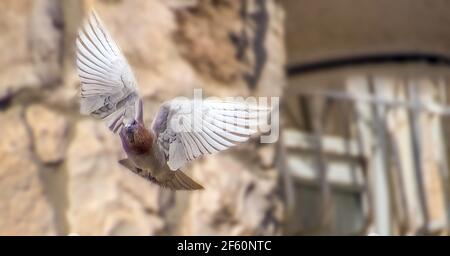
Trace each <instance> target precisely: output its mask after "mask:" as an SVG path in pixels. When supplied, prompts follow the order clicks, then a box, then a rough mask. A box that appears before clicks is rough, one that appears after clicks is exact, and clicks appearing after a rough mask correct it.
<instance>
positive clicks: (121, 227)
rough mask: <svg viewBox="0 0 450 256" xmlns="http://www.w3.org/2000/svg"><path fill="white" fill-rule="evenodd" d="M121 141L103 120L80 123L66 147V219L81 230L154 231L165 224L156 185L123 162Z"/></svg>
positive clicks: (82, 232)
mask: <svg viewBox="0 0 450 256" xmlns="http://www.w3.org/2000/svg"><path fill="white" fill-rule="evenodd" d="M120 157H121V151H120V142H119V141H118V139H117V138H116V137H114V135H112V134H110V132H109V130H107V128H106V127H104V125H103V124H100V123H98V122H94V121H91V120H86V121H81V122H79V123H78V124H77V127H76V131H75V136H74V138H73V142H72V144H71V145H70V148H69V149H68V155H67V172H68V176H69V185H68V197H69V202H70V205H69V209H68V224H69V227H70V230H71V232H73V233H77V234H80V235H153V234H157V232H158V231H160V230H161V229H162V228H163V226H164V225H163V222H162V220H161V219H160V218H159V216H158V214H157V211H158V188H157V187H156V186H155V185H152V184H150V183H148V182H147V181H145V180H144V179H141V178H140V177H138V176H135V175H134V174H133V173H131V172H130V171H128V170H127V169H125V168H123V167H121V166H120V165H119V164H118V163H117V161H118V159H121V158H120Z"/></svg>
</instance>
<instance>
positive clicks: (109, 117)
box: [76, 12, 268, 190]
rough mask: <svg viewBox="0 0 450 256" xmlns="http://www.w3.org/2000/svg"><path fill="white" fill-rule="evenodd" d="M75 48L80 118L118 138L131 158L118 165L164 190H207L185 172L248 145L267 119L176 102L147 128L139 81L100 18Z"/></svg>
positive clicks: (232, 107) (227, 106)
mask: <svg viewBox="0 0 450 256" xmlns="http://www.w3.org/2000/svg"><path fill="white" fill-rule="evenodd" d="M76 45H77V52H76V57H77V68H78V74H79V77H80V81H81V100H80V112H81V113H82V114H86V115H90V116H92V117H94V118H97V119H101V120H104V121H105V122H106V125H107V126H108V128H109V129H110V130H111V131H112V132H114V133H119V136H120V138H121V141H122V146H123V149H124V151H125V153H126V154H127V157H128V158H127V159H122V160H120V161H119V163H120V164H122V165H123V166H125V167H126V168H128V169H129V170H131V171H132V172H134V173H136V174H138V175H139V176H141V177H143V178H146V179H147V180H149V181H151V182H153V183H156V184H158V185H160V186H163V187H167V188H170V189H173V190H196V189H202V188H203V187H202V186H201V185H199V184H198V183H197V182H195V181H194V180H192V179H191V178H190V177H188V176H187V175H186V174H184V173H183V172H182V171H181V169H182V168H183V167H184V166H185V165H186V164H187V163H188V162H190V161H192V160H194V159H197V158H199V157H201V156H203V155H208V154H214V153H217V152H219V151H223V150H226V149H228V148H229V147H232V146H234V145H236V144H238V143H241V142H244V141H246V140H248V138H249V137H250V135H252V134H253V133H255V132H256V131H255V130H254V129H253V128H254V127H256V126H257V124H258V117H259V115H258V114H263V115H264V114H267V111H268V109H266V108H260V107H256V106H254V105H250V104H246V103H242V102H230V101H212V100H204V101H194V100H179V99H174V100H170V101H167V102H165V103H164V104H162V105H161V107H160V109H159V111H158V113H157V114H156V116H155V118H154V120H153V122H152V124H151V126H150V127H146V126H145V124H144V121H143V120H144V119H143V104H142V99H141V98H140V96H139V91H138V86H137V82H136V79H135V77H134V75H133V73H132V71H131V68H130V66H129V65H128V63H127V60H126V59H125V57H124V56H123V55H122V53H121V51H120V50H119V48H118V46H117V45H116V43H115V42H114V41H113V40H112V38H111V36H110V35H109V33H108V32H107V30H106V28H105V26H104V25H103V23H102V22H101V20H100V19H99V17H98V15H96V13H95V12H92V14H91V15H90V17H89V18H88V19H87V21H86V23H85V25H84V26H83V27H82V28H81V29H80V31H79V35H78V38H77V41H76Z"/></svg>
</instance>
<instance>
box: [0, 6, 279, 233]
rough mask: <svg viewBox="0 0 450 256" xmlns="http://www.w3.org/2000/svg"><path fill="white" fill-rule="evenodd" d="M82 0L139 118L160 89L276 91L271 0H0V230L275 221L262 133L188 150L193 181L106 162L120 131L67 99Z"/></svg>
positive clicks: (262, 228)
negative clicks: (118, 60) (118, 61)
mask: <svg viewBox="0 0 450 256" xmlns="http://www.w3.org/2000/svg"><path fill="white" fill-rule="evenodd" d="M92 7H95V9H96V10H97V12H98V13H99V15H100V16H101V17H102V19H103V21H104V23H105V24H106V26H107V27H108V29H109V30H110V32H111V33H112V35H113V37H114V38H115V39H116V41H117V42H118V44H119V46H120V47H121V48H122V50H123V52H124V54H125V55H126V56H127V58H128V59H129V62H130V64H131V65H132V67H133V69H134V72H135V74H136V76H137V79H138V81H139V86H140V91H141V93H142V95H143V97H144V100H145V103H144V104H145V108H146V112H145V114H146V116H145V120H146V122H147V124H148V123H149V122H150V121H151V118H152V115H153V114H154V113H155V111H156V110H157V107H158V105H159V104H160V103H161V102H162V101H164V100H167V99H170V98H171V97H175V96H181V95H182V96H192V92H193V89H194V88H203V89H204V94H205V96H208V95H217V96H232V95H240V96H247V95H270V96H276V95H280V94H281V90H282V87H283V85H284V81H285V79H284V72H283V66H284V63H285V55H284V42H283V38H284V34H283V33H284V30H283V22H284V21H283V19H284V15H283V11H282V10H281V8H280V7H279V4H278V3H277V2H276V1H274V0H267V1H261V0H241V1H234V0H215V1H212V0H211V1H210V0H199V1H184V0H183V1H182V0H171V1H157V0H135V1H112V0H110V1H106V0H104V1H100V0H98V1H96V0H95V1H94V0H91V1H88V0H84V1H75V0H67V1H58V0H36V1H32V0H14V1H12V0H5V1H1V2H0V8H1V9H2V10H4V11H2V14H3V15H2V16H1V17H0V31H1V32H2V37H1V38H0V46H1V49H3V50H4V51H3V53H2V55H1V56H0V64H1V68H0V123H1V124H2V131H3V133H2V136H1V137H0V235H38V234H44V235H66V234H70V233H76V234H81V235H127V234H132V235H157V234H183V235H206V234H224V235H228V234H236V235H249V234H279V233H280V227H281V222H282V216H283V206H282V203H281V197H280V190H279V188H278V174H277V171H276V170H275V168H274V164H273V161H274V153H273V152H274V150H273V146H272V145H269V146H267V145H259V144H258V143H257V141H256V140H255V141H252V142H251V143H248V144H245V145H242V146H240V147H238V148H235V149H232V150H229V151H227V152H225V153H222V154H219V155H217V156H212V157H208V158H204V159H201V160H199V161H197V162H196V163H194V164H192V165H191V166H190V167H189V168H188V172H189V173H191V175H193V177H194V178H195V179H196V180H198V181H199V182H200V183H201V184H203V185H204V186H205V188H206V189H205V190H204V191H198V192H189V193H188V192H176V193H174V192H171V191H167V190H161V189H160V188H158V187H156V186H154V185H152V184H149V183H148V182H146V181H145V180H143V179H141V178H139V177H137V176H135V175H134V174H132V173H130V172H129V171H127V170H125V169H124V168H122V167H121V166H119V165H118V164H117V160H118V159H120V158H121V157H123V152H122V151H121V148H120V144H119V140H118V138H117V137H116V136H114V135H113V134H111V133H110V132H109V131H108V130H107V129H106V127H105V126H104V125H103V124H102V123H101V122H98V121H96V120H93V119H91V118H89V117H85V116H80V115H79V112H78V110H79V106H78V93H79V91H78V90H79V81H78V78H77V74H76V72H75V69H74V56H73V53H74V49H73V46H74V38H75V37H76V31H77V29H78V26H79V24H80V22H81V20H82V17H83V14H84V13H86V12H87V11H88V10H89V9H90V8H92ZM244 156H245V157H244ZM262 163H264V164H262Z"/></svg>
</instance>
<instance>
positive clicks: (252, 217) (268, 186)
mask: <svg viewBox="0 0 450 256" xmlns="http://www.w3.org/2000/svg"><path fill="white" fill-rule="evenodd" d="M247 153H248V152H247ZM258 169H259V168H257V167H252V166H251V165H249V164H248V162H246V161H244V160H241V159H239V158H238V157H236V156H233V155H232V154H228V153H223V154H222V155H217V156H216V157H210V158H205V159H204V161H202V163H200V164H198V165H196V166H195V167H194V170H193V171H194V175H195V177H196V178H197V180H198V181H199V182H200V183H201V184H204V185H205V189H206V190H205V191H202V192H199V193H196V194H193V195H192V196H191V198H190V201H189V203H188V207H187V213H186V215H185V216H184V218H183V222H182V225H181V227H182V228H181V230H180V232H181V234H183V235H269V234H272V235H273V234H278V233H279V232H280V229H279V228H280V221H281V217H282V216H281V209H282V207H281V205H280V204H279V203H280V201H279V198H277V196H276V180H274V179H273V177H271V176H267V174H266V175H264V174H263V173H259V172H258Z"/></svg>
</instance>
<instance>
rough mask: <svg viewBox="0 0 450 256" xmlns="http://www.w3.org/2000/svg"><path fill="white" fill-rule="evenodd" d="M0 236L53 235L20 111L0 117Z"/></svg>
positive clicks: (14, 110)
mask: <svg viewBox="0 0 450 256" xmlns="http://www.w3.org/2000/svg"><path fill="white" fill-rule="evenodd" d="M0 123H1V124H2V136H0V235H53V234H56V228H55V225H54V219H53V218H54V212H53V210H52V206H51V205H50V203H49V202H48V200H47V197H46V195H45V187H44V186H43V183H42V181H41V178H40V173H39V172H40V170H39V167H38V165H37V164H36V163H35V162H34V161H33V156H32V153H31V151H30V149H31V138H30V135H29V133H28V131H27V128H26V126H25V124H24V122H23V120H22V111H21V109H20V108H17V107H15V108H13V109H11V110H9V111H7V112H1V113H0Z"/></svg>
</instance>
